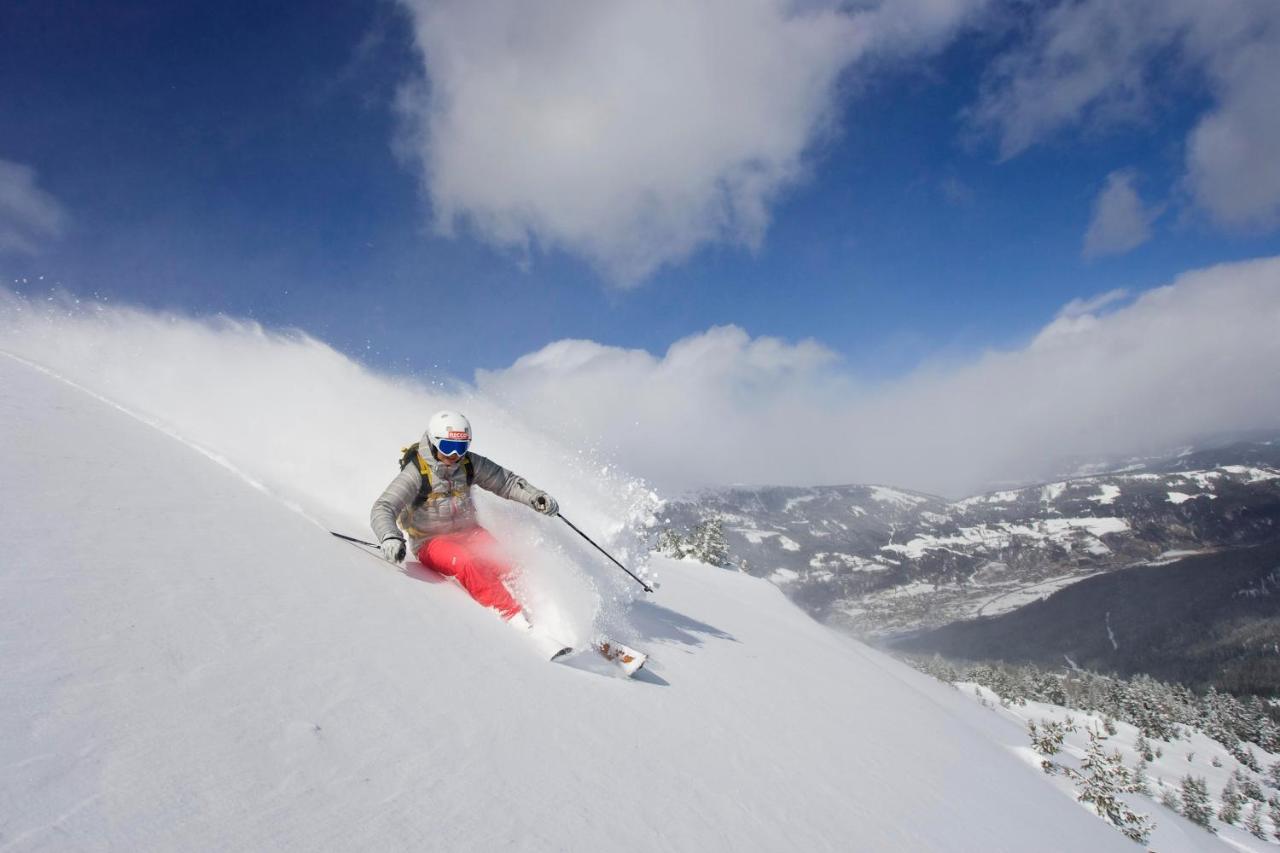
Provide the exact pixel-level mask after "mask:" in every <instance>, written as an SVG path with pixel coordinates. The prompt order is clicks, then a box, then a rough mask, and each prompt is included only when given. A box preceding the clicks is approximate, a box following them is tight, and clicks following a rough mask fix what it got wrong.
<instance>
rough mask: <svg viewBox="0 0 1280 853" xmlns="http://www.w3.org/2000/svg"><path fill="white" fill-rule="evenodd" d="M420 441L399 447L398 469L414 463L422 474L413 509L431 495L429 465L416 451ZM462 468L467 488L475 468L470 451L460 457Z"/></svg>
mask: <svg viewBox="0 0 1280 853" xmlns="http://www.w3.org/2000/svg"><path fill="white" fill-rule="evenodd" d="M420 443H421V442H417V441H415V442H414V443H413V444H411V445H409V446H408V447H402V448H400V470H401V471H403V470H404V468H405V466H406V465H411V464H415V463H416V464H417V466H418V473H419V474H421V475H422V484H421V485H419V486H418V494H417V495H416V496H415V497H414V499H413V508H414V509H417V508H418V507H420V506H422V505H423V504H424V503H426V502H427V498H428V497H430V496H431V466H430V465H429V464H427V459H426V457H425V456H423V455H422V454H421V453H419V452H418V446H419V444H420ZM462 468H463V470H464V471H466V473H467V488H471V484H472V483H474V482H475V481H476V469H475V466H474V465H473V464H472V462H471V454H470V453H467V455H466V456H464V457H462Z"/></svg>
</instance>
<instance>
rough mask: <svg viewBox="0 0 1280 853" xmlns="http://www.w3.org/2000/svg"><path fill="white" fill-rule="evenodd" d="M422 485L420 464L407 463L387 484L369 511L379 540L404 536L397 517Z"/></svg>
mask: <svg viewBox="0 0 1280 853" xmlns="http://www.w3.org/2000/svg"><path fill="white" fill-rule="evenodd" d="M421 485H422V472H421V471H419V470H418V466H417V465H406V466H404V468H403V469H402V470H401V471H400V473H399V474H397V475H396V478H395V479H394V480H392V481H391V484H390V485H389V486H387V488H386V490H385V491H384V492H383V493H382V496H381V497H379V498H378V499H377V500H376V501H374V502H373V509H372V510H370V512H369V524H370V526H371V527H373V533H374V535H375V536H377V538H378V541H379V542H381V541H382V540H383V539H386V538H387V537H388V536H398V537H400V538H401V539H403V538H404V534H403V533H401V532H400V527H399V525H397V524H396V517H397V516H398V515H400V511H401V510H402V509H404V508H405V507H407V506H408V505H409V504H410V503H412V502H413V499H414V497H416V496H417V494H418V488H419V487H420V486H421Z"/></svg>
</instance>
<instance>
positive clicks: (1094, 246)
mask: <svg viewBox="0 0 1280 853" xmlns="http://www.w3.org/2000/svg"><path fill="white" fill-rule="evenodd" d="M1133 182H1134V174H1133V173H1132V172H1130V171H1128V170H1121V171H1117V172H1112V173H1111V174H1110V175H1108V176H1107V185H1106V186H1105V187H1103V189H1102V191H1101V192H1100V193H1098V197H1097V198H1096V199H1095V200H1094V202H1093V218H1092V219H1091V220H1090V222H1089V228H1088V230H1086V231H1085V235H1084V256H1085V257H1086V258H1096V257H1100V256H1102V255H1115V254H1122V253H1124V252H1128V251H1129V250H1131V249H1135V248H1137V247H1138V246H1141V245H1142V244H1143V243H1145V242H1147V240H1149V239H1151V223H1152V222H1153V221H1154V220H1155V218H1156V216H1158V215H1159V211H1158V210H1148V209H1147V208H1146V207H1145V206H1144V205H1143V203H1142V199H1140V198H1139V197H1138V193H1137V191H1136V190H1135V189H1134V188H1133Z"/></svg>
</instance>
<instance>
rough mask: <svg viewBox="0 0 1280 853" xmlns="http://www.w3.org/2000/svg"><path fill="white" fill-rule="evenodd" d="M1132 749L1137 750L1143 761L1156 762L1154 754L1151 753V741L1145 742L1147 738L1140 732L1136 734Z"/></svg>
mask: <svg viewBox="0 0 1280 853" xmlns="http://www.w3.org/2000/svg"><path fill="white" fill-rule="evenodd" d="M1133 748H1134V749H1135V750H1137V752H1138V755H1140V756H1141V757H1142V760H1143V761H1146V762H1152V761H1155V760H1156V756H1155V754H1154V753H1153V752H1152V751H1151V741H1149V740H1147V736H1146V735H1144V734H1142V733H1141V732H1139V733H1138V740H1137V741H1136V742H1135V743H1134V744H1133Z"/></svg>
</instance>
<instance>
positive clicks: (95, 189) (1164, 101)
mask: <svg viewBox="0 0 1280 853" xmlns="http://www.w3.org/2000/svg"><path fill="white" fill-rule="evenodd" d="M1274 8H1275V7H1274V4H1271V3H1263V2H1254V0H1230V2H1227V3H1225V4H1223V5H1222V7H1221V8H1219V9H1218V11H1217V13H1216V14H1214V15H1208V14H1205V13H1203V12H1201V11H1199V4H1193V3H1190V2H1188V0H1167V2H1156V0H1141V2H1137V3H1134V4H1129V5H1126V6H1124V7H1123V8H1121V9H1113V8H1111V7H1110V5H1109V4H1106V3H1103V2H1101V0H1081V2H1076V3H1072V4H1069V5H1064V4H1055V3H1026V2H1020V0H1006V2H995V0H952V2H946V3H923V2H920V0H885V2H883V3H874V2H871V3H866V4H855V5H854V6H852V7H851V6H848V5H841V4H827V3H823V2H809V3H799V4H795V3H781V2H769V1H768V0H761V2H758V3H748V4H738V5H736V6H735V5H734V4H731V3H724V2H719V0H717V1H716V2H708V3H706V4H699V5H697V6H696V7H695V6H693V5H688V4H634V5H621V4H619V5H616V6H612V5H604V6H597V7H594V10H593V11H592V12H591V14H590V15H587V16H586V17H587V18H589V19H590V20H584V16H583V14H582V11H581V9H580V7H578V6H576V5H575V4H568V3H558V2H548V3H546V4H519V3H505V2H499V0H483V2H475V3H460V2H430V3H429V2H426V0H403V2H396V3H393V2H381V3H358V2H329V3H326V4H322V5H321V6H316V5H315V4H289V3H282V4H260V3H247V2H244V3H241V2H224V3H217V4H205V3H198V4H197V3H182V2H164V3H161V2H149V0H121V2H113V3H109V4H104V3H97V2H70V3H60V4H56V7H55V4H39V3H30V4H17V5H16V7H15V5H13V4H11V5H10V6H9V7H8V8H7V9H6V10H5V11H4V12H3V13H0V14H2V15H3V19H2V20H0V88H2V91H3V92H4V94H5V96H4V97H3V98H0V165H2V166H3V169H0V273H2V274H3V275H4V279H5V280H6V281H8V282H11V283H12V284H11V286H12V287H13V288H14V289H16V290H18V291H19V292H23V293H28V294H39V293H42V292H43V290H44V289H45V288H47V287H49V286H51V285H56V286H58V287H61V288H63V289H66V290H69V291H70V292H72V293H74V294H76V295H79V296H97V297H99V298H104V299H107V300H110V301H112V302H124V303H130V304H136V305H141V306H144V307H148V308H160V309H170V310H176V311H178V312H181V313H186V314H194V315H208V314H215V313H225V314H228V315H232V316H236V317H250V318H253V319H256V320H259V321H261V322H262V323H264V324H266V325H268V326H270V327H282V326H288V327H297V328H300V329H302V330H304V331H306V332H308V333H310V334H312V335H314V336H316V337H318V338H320V339H321V340H323V341H325V342H327V343H329V344H331V345H333V346H334V347H336V348H338V349H339V350H341V351H343V352H346V353H349V354H351V355H353V356H355V357H357V358H359V359H361V360H363V361H365V362H366V363H368V364H370V365H372V366H374V367H377V368H382V369H389V370H391V371H393V372H407V373H413V374H415V375H422V374H423V373H424V372H425V373H433V372H434V373H438V372H444V373H448V374H450V375H452V376H455V377H458V378H461V379H464V380H471V379H472V378H473V376H474V375H475V371H476V370H482V371H490V372H493V371H501V370H503V369H505V368H507V367H509V366H510V365H512V364H513V362H516V361H517V359H520V358H521V357H526V356H529V355H530V354H535V353H538V352H539V351H540V350H541V349H542V348H543V347H545V346H547V345H549V344H552V343H553V342H555V341H560V340H563V339H583V340H588V341H592V342H595V343H596V344H598V345H601V346H603V347H605V348H621V349H624V350H626V349H643V350H646V351H648V352H649V353H651V354H652V355H653V356H655V357H659V358H660V357H662V356H663V354H664V353H665V352H666V350H667V348H668V347H670V346H671V345H672V344H673V343H676V342H678V341H681V340H682V339H687V338H691V337H692V338H699V337H700V336H704V335H706V334H707V333H708V331H709V330H712V329H714V328H715V327H719V326H725V325H732V326H736V327H739V328H740V329H742V330H743V331H744V332H745V334H746V336H747V338H748V339H749V340H751V341H758V340H761V339H768V338H774V337H776V338H780V339H781V340H782V341H783V342H784V344H785V347H793V346H795V345H797V344H798V342H799V341H801V340H803V339H807V338H812V339H814V340H815V341H816V342H817V344H818V345H819V346H820V347H821V348H822V349H823V351H824V352H825V353H826V355H827V356H828V358H825V359H820V361H822V362H823V367H822V369H823V370H825V371H830V370H833V369H834V370H835V371H836V372H837V373H839V374H840V378H841V381H847V382H850V383H852V384H853V385H857V384H858V383H863V382H871V383H891V382H894V381H898V380H901V379H903V378H904V377H909V376H911V375H913V374H914V373H916V372H917V371H919V370H920V369H921V368H922V366H923V367H925V368H928V367H929V366H930V365H938V364H946V365H956V364H964V363H967V362H969V361H973V360H974V359H979V358H981V357H982V353H984V352H990V351H1018V350H1020V349H1021V348H1024V347H1026V346H1028V344H1029V343H1030V342H1031V341H1032V340H1033V339H1035V338H1036V336H1037V335H1038V334H1040V333H1041V332H1042V330H1043V329H1045V328H1046V327H1047V326H1049V325H1050V324H1051V323H1053V322H1054V321H1055V317H1058V315H1059V311H1060V309H1062V308H1063V306H1064V305H1066V304H1067V303H1070V302H1071V301H1072V300H1077V299H1082V300H1087V299H1090V298H1092V297H1097V296H1099V295H1102V294H1106V293H1108V292H1111V291H1113V290H1116V289H1124V290H1126V291H1128V293H1129V295H1130V296H1129V298H1130V299H1132V297H1133V296H1134V295H1135V294H1138V293H1141V292H1143V291H1146V290H1148V289H1150V288H1153V287H1156V286H1159V285H1163V284H1167V283H1168V282H1170V281H1171V280H1173V279H1174V278H1175V277H1176V276H1177V275H1179V274H1181V273H1183V272H1187V271H1190V270H1195V269H1198V268H1203V267H1207V266H1210V265H1212V264H1217V263H1223V262H1231V261H1239V260H1244V259H1249V258H1259V257H1265V256H1270V255H1275V254H1280V231H1278V230H1277V226H1278V225H1280V178H1277V176H1276V171H1275V170H1276V168H1277V167H1276V166H1275V165H1274V164H1275V162H1276V161H1280V156H1277V155H1278V154H1280V150H1278V149H1280V126H1277V121H1276V120H1274V119H1268V118H1266V117H1265V116H1264V115H1262V114H1263V113H1264V112H1265V111H1264V110H1259V109H1257V108H1256V104H1257V103H1258V99H1259V98H1262V99H1264V100H1265V99H1266V98H1268V97H1269V96H1268V95H1267V94H1266V93H1267V92H1268V91H1270V90H1269V86H1270V84H1269V83H1267V82H1266V80H1267V79H1273V78H1270V77H1269V74H1270V71H1272V70H1275V68H1274V66H1276V65H1277V60H1276V59H1275V58H1274V57H1275V56H1280V50H1278V49H1277V45H1278V44H1280V21H1278V20H1277V13H1276V12H1275V11H1274ZM691 10H692V11H691ZM708 33H710V35H708ZM717 87H718V88H717ZM1082 91H1083V92H1084V94H1083V95H1081V92H1082ZM644 176H649V177H644ZM1109 186H1110V187H1112V189H1114V190H1115V192H1114V193H1108V194H1104V193H1103V191H1104V189H1105V188H1107V187H1109ZM6 194H7V195H6ZM6 198H7V199H8V201H7V202H6V201H4V199H6ZM1103 207H1106V208H1107V210H1108V211H1110V213H1109V214H1108V216H1107V217H1101V218H1100V217H1099V216H1098V212H1099V211H1100V210H1101V209H1102V208H1103ZM1099 221H1101V224H1099ZM1091 223H1094V232H1093V233H1094V234H1095V237H1096V240H1097V241H1098V242H1097V244H1096V245H1095V244H1093V243H1091V245H1092V246H1094V248H1093V249H1092V250H1091V251H1090V252H1086V251H1085V242H1086V233H1087V232H1089V230H1090V228H1091ZM450 224H452V228H448V227H445V226H448V225H450ZM690 235H692V236H690ZM686 238H687V239H686ZM1091 239H1095V238H1091ZM1098 246H1101V248H1098ZM1116 304H1123V300H1120V301H1119V302H1117V303H1116ZM787 351H788V352H790V350H787ZM833 364H834V365H835V367H834V368H833V367H832V365H833ZM784 381H785V380H784Z"/></svg>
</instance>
